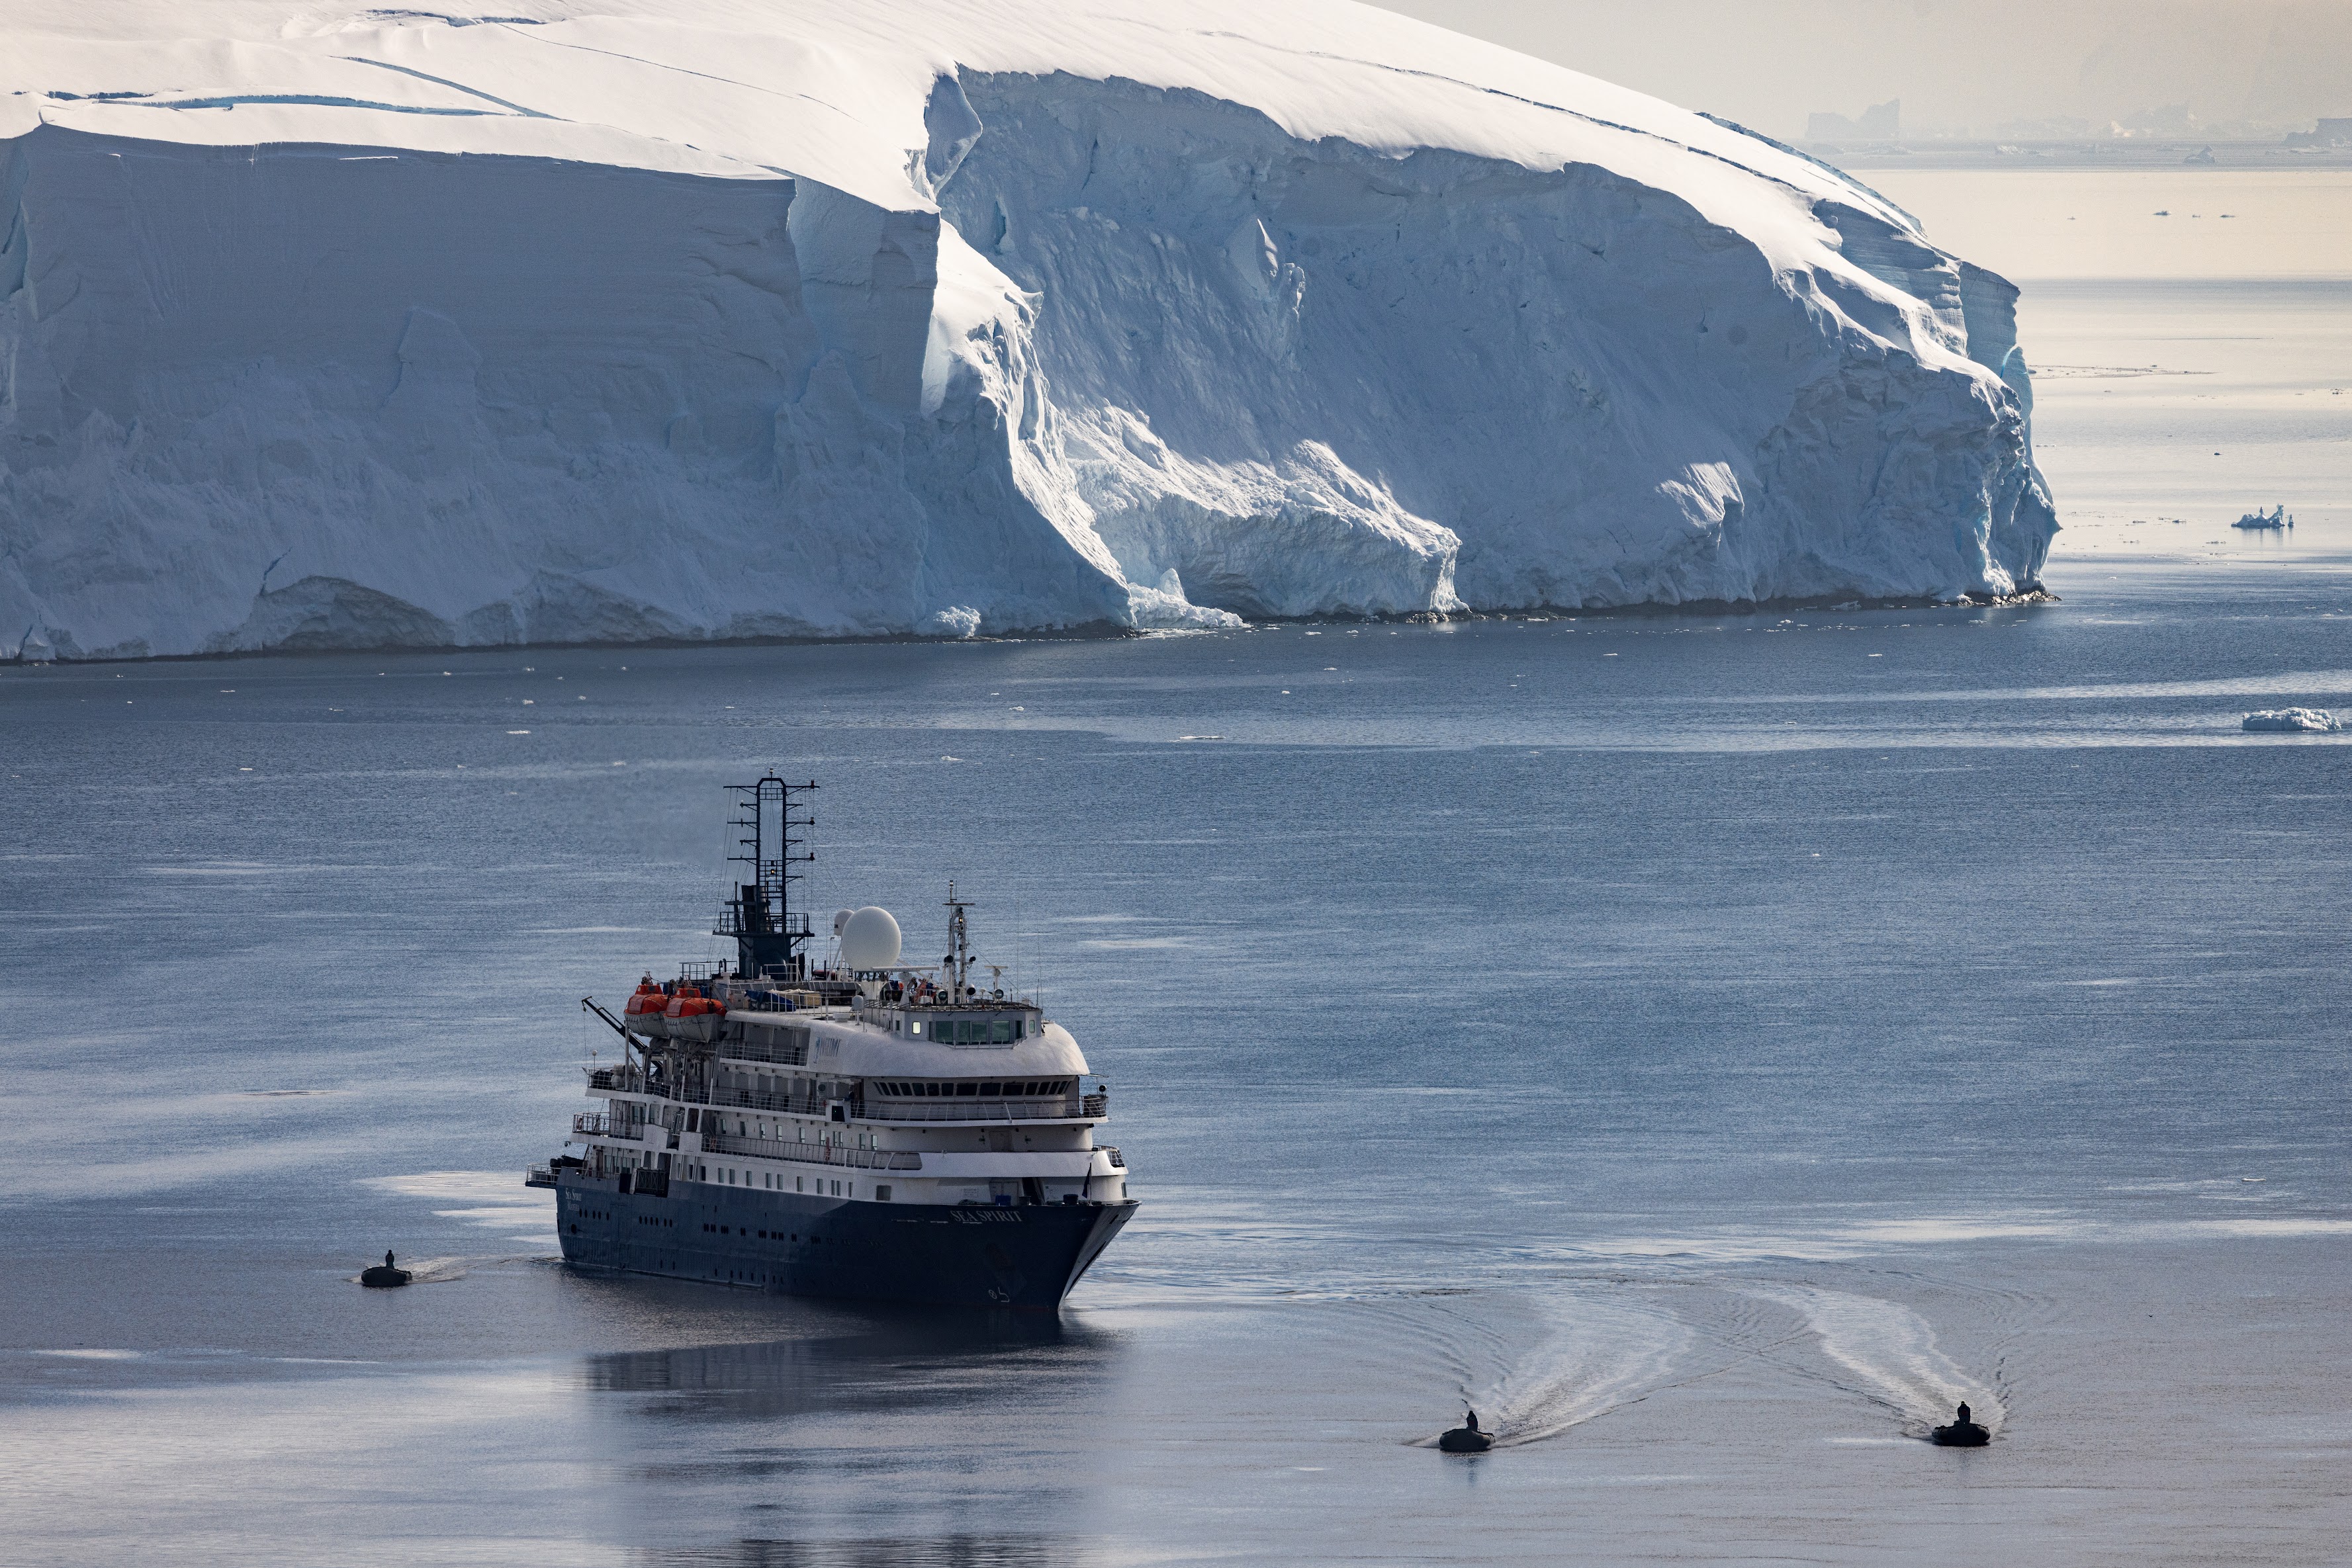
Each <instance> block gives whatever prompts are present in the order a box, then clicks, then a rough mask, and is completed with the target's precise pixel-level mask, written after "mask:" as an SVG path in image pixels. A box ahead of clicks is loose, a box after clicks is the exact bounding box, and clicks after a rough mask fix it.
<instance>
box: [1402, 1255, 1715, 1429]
mask: <svg viewBox="0 0 2352 1568" xmlns="http://www.w3.org/2000/svg"><path fill="white" fill-rule="evenodd" d="M1620 1295H1621V1292H1620V1291H1618V1290H1617V1289H1616V1288H1613V1287H1612V1289H1611V1291H1610V1293H1609V1294H1608V1295H1606V1296H1603V1295H1600V1294H1597V1293H1594V1292H1590V1291H1564V1292H1558V1293H1553V1294H1547V1295H1545V1296H1542V1297H1538V1298H1537V1299H1536V1300H1535V1301H1532V1302H1530V1303H1528V1304H1529V1305H1530V1307H1531V1308H1532V1309H1533V1312H1534V1313H1535V1316H1536V1322H1534V1323H1533V1324H1532V1325H1521V1324H1510V1325H1501V1324H1496V1325H1473V1324H1470V1323H1467V1322H1465V1324H1464V1325H1463V1326H1464V1327H1465V1330H1467V1331H1469V1332H1467V1333H1464V1334H1462V1335H1461V1336H1459V1337H1458V1338H1455V1339H1454V1340H1453V1342H1452V1343H1451V1344H1450V1345H1449V1347H1448V1348H1449V1350H1450V1351H1451V1352H1452V1359H1453V1360H1454V1362H1455V1370H1456V1372H1457V1375H1458V1376H1459V1378H1460V1388H1461V1397H1462V1400H1463V1402H1464V1403H1465V1405H1467V1406H1470V1407H1471V1408H1473V1409H1475V1410H1476V1411H1477V1412H1478V1418H1479V1422H1480V1424H1481V1425H1482V1426H1484V1427H1486V1429H1487V1430H1488V1431H1489V1432H1491V1433H1493V1435H1494V1446H1495V1447H1496V1448H1522V1447H1524V1446H1526V1445H1527V1444H1529V1443H1540V1442H1543V1441H1545V1440H1546V1439H1548V1438H1551V1437H1559V1435H1560V1434H1562V1433H1563V1432H1566V1431H1568V1430H1570V1428H1571V1427H1580V1426H1582V1425H1583V1424H1584V1423H1586V1422H1588V1421H1591V1420H1592V1419H1594V1418H1595V1417H1597V1416H1605V1415H1607V1414H1608V1413H1609V1412H1611V1411H1612V1410H1616V1409H1621V1408H1622V1407H1623V1406H1627V1405H1631V1404H1634V1403H1636V1402H1637V1401H1639V1400H1642V1399H1643V1398H1646V1397H1647V1396H1650V1395H1651V1394H1653V1393H1654V1392H1656V1391H1657V1390H1658V1389H1659V1388H1661V1387H1663V1386H1664V1385H1666V1384H1667V1383H1668V1382H1670V1381H1671V1380H1672V1378H1673V1377H1674V1375H1675V1368H1676V1366H1677V1365H1679V1364H1680V1363H1681V1361H1682V1359H1683V1357H1684V1355H1685V1353H1687V1352H1688V1350H1689V1349H1690V1346H1691V1343H1692V1337H1693V1336H1692V1334H1691V1331H1690V1330H1689V1328H1687V1327H1686V1326H1685V1324H1683V1323H1682V1322H1679V1321H1678V1320H1676V1319H1675V1317H1673V1316H1672V1315H1671V1314H1669V1313H1666V1312H1661V1311H1658V1310H1656V1309H1654V1308H1653V1307H1651V1306H1649V1305H1648V1304H1646V1303H1644V1302H1642V1301H1630V1300H1623V1299H1619V1298H1620ZM1525 1327H1532V1328H1533V1329H1534V1331H1535V1332H1534V1333H1533V1335H1532V1336H1529V1335H1527V1334H1526V1333H1524V1328H1525ZM1514 1331H1521V1332H1514ZM1530 1337H1532V1340H1533V1343H1531V1344H1530V1343H1528V1340H1529V1338H1530ZM1437 1438H1438V1434H1436V1433H1434V1432H1432V1433H1430V1434H1429V1435H1428V1436H1426V1437H1419V1438H1416V1439H1414V1440H1413V1443H1412V1447H1414V1448H1435V1447H1436V1446H1437Z"/></svg>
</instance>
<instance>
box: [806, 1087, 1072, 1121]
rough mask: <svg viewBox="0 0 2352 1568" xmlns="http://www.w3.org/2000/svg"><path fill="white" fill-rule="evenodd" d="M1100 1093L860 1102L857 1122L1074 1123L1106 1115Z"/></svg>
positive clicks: (854, 1115) (857, 1108) (856, 1116)
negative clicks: (1038, 1097) (1040, 1097)
mask: <svg viewBox="0 0 2352 1568" xmlns="http://www.w3.org/2000/svg"><path fill="white" fill-rule="evenodd" d="M1108 1104H1109V1103H1108V1100H1106V1099H1105V1098H1104V1096H1102V1095H1100V1094H1088V1095H1085V1096H1083V1097H1080V1096H1076V1095H1072V1096H1069V1097H1067V1098H1064V1099H1053V1100H976V1099H975V1100H862V1101H859V1102H858V1103H857V1106H856V1109H855V1110H853V1111H852V1112H851V1113H850V1114H851V1115H852V1116H853V1117H854V1118H855V1119H856V1120H858V1121H861V1122H1075V1121H1083V1120H1085V1119H1087V1118H1089V1117H1094V1118H1099V1117H1101V1116H1103V1115H1105V1114H1107V1113H1108Z"/></svg>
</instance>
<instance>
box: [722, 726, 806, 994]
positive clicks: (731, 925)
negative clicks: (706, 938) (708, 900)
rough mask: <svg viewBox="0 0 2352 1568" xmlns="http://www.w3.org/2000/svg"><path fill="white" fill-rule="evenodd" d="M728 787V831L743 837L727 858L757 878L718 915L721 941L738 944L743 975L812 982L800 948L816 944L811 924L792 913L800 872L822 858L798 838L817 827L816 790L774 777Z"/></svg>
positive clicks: (738, 891)
mask: <svg viewBox="0 0 2352 1568" xmlns="http://www.w3.org/2000/svg"><path fill="white" fill-rule="evenodd" d="M727 788H728V789H730V790H731V791H732V792H733V793H734V795H735V816H734V819H733V820H732V821H730V823H729V826H730V827H733V828H736V829H738V830H740V832H741V836H740V837H739V838H738V839H737V840H736V841H735V842H736V852H735V853H734V854H731V855H729V856H728V857H727V858H728V860H729V861H730V862H738V863H740V864H743V865H748V866H750V867H751V880H750V881H748V882H739V883H736V884H735V891H734V893H733V894H731V895H730V897H729V898H728V900H727V903H726V904H725V905H724V906H722V907H721V909H720V910H719V925H718V926H717V928H716V935H718V936H732V937H733V938H735V956H736V973H738V974H740V975H741V976H743V977H745V978H747V979H773V980H783V981H787V982H790V983H793V984H798V983H799V982H800V981H802V980H803V979H805V978H806V977H807V963H806V960H805V959H803V957H802V956H801V953H800V946H801V944H802V943H803V942H805V941H807V940H808V939H809V921H808V915H806V914H805V913H799V914H795V913H794V912H793V906H792V904H793V896H792V894H793V883H796V882H798V881H800V880H801V877H800V873H798V872H796V871H794V870H793V866H795V865H805V864H807V863H808V862H811V861H814V860H815V859H816V852H814V851H813V850H809V849H806V848H805V847H804V846H805V845H806V844H807V843H808V840H807V839H806V838H805V837H802V836H796V835H798V834H802V833H804V832H805V831H806V830H808V829H811V828H814V827H815V826H816V816H815V813H814V811H813V810H811V809H810V807H809V803H808V801H807V800H805V799H804V797H805V796H806V795H807V794H808V793H809V792H810V791H811V790H813V789H815V788H816V785H815V784H814V782H810V783H807V784H789V783H786V782H785V781H784V780H783V779H780V778H778V777H777V776H776V775H775V774H774V773H773V772H770V773H769V774H768V775H767V776H766V777H765V778H762V779H760V780H759V781H758V782H757V783H753V784H730V785H729V786H727Z"/></svg>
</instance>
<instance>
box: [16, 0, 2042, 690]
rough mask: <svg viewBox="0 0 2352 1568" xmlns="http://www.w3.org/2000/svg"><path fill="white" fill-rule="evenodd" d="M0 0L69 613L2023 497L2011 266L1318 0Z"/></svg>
mask: <svg viewBox="0 0 2352 1568" xmlns="http://www.w3.org/2000/svg"><path fill="white" fill-rule="evenodd" d="M0 22H4V23H5V37H7V38H8V41H9V47H8V49H7V50H6V51H5V54H0V625H9V626H12V627H13V626H24V625H27V624H30V625H31V626H33V627H34V628H36V630H37V634H38V639H39V641H40V642H41V643H43V644H44V645H46V646H49V647H53V648H54V649H55V650H56V651H57V653H58V654H60V655H61V656H64V657H68V658H74V657H83V658H87V657H108V656H111V657H131V656H141V655H148V654H177V653H203V652H236V651H247V650H259V649H266V648H322V647H383V646H496V645H502V644H514V643H616V642H617V643H627V642H644V641H698V640H706V639H722V638H760V637H793V638H797V637H846V636H876V635H899V636H940V637H963V636H975V635H988V634H994V633H1000V632H1021V631H1036V630H1050V629H1061V630H1066V631H1068V630H1084V629H1099V630H1151V629H1202V628H1215V627H1220V626H1232V625H1234V624H1237V623H1239V622H1240V620H1241V619H1242V618H1244V617H1312V616H1380V615H1396V616H1402V615H1414V614H1422V615H1431V614H1435V615H1443V614H1448V613H1453V612H1459V611H1464V610H1529V609H1540V608H1546V607H1558V608H1571V607H1601V606H1620V605H1637V604H1661V605H1676V604H1693V603H1731V604H1738V603H1750V602H1760V601H1774V600H1789V599H1808V598H1817V597H1820V598H1834V599H1857V598H1861V599H1934V600H1939V601H1951V600H1954V599H1958V598H1962V597H1971V598H1985V597H1995V598H1998V597H2002V596H2010V595H2017V594H2024V593H2031V592H2033V591H2037V590H2038V587H2039V581H2040V577H2041V572H2042V564H2043V560H2044V558H2045V556H2046V554H2047V551H2048V548H2049V543H2050V539H2051V538H2052V536H2053V533H2054V532H2055V531H2056V528H2057V523H2056V519H2055V517H2054V515H2053V510H2052V506H2051V501H2050V497H2049V495H2048V492H2047V489H2046V487H2045V486H2044V485H2043V483H2042V478H2041V476H2040V475H2039V473H2038V472H2037V471H2036V469H2035V467H2034V464H2033V458H2032V444H2031V436H2030V416H2031V409H2032V383H2031V380H2030V377H2029V375H2028V372H2027V370H2026V365H2025V361H2024V359H2023V357H2022V354H2021V350H2020V348H2019V345H2018V343H2017V340H2016V328H2015V311H2014V306H2015V301H2016V298H2017V290H2016V289H2015V288H2014V287H2012V286H2011V285H2010V284H2009V283H2007V282H2005V281H2004V280H2002V279H2001V278H2000V277H1996V276H1995V275H1993V274H1991V273H1990V272H1987V271H1985V270H1984V269H1983V268H1981V267H1974V266H1971V265H1969V263H1967V262H1965V261H1962V260H1960V259H1958V258H1957V257H1955V256H1950V255H1948V253H1946V252H1944V251H1942V250H1940V249H1938V248H1937V246H1934V245H1933V244H1931V243H1930V242H1929V241H1928V239H1927V237H1926V235H1923V234H1922V232H1921V230H1920V227H1919V225H1917V224H1916V222H1915V221H1914V220H1913V219H1912V218H1911V217H1910V216H1909V215H1908V214H1906V213H1904V212H1903V211H1902V210H1901V209H1900V208H1898V207H1896V206H1895V204H1892V203H1890V202H1888V201H1886V200H1885V198H1883V197H1881V196H1879V195H1878V194H1876V193H1874V192H1872V191H1871V190H1869V189H1868V188H1867V187H1865V186H1864V185H1862V184H1861V183H1857V182H1856V181H1854V180H1853V179H1852V178H1851V177H1849V176H1847V175H1844V174H1843V173H1841V172H1837V171H1835V170H1833V169H1831V168H1829V167H1827V166H1826V165H1823V164H1822V163H1819V162H1814V161H1812V160H1811V159H1809V158H1807V157H1805V156H1804V155H1802V154H1801V153H1800V152H1796V151H1794V150H1792V149H1790V148H1788V147H1785V146H1782V145H1780V144H1779V143H1777V142H1774V141H1769V140H1768V139H1765V138H1763V137H1759V136H1758V135H1755V134H1753V133H1751V132H1749V131H1745V130H1743V129H1742V128H1740V127H1738V126H1737V125H1734V124H1731V123H1729V122H1727V121H1725V120H1717V119H1713V118H1710V117H1707V116H1705V115H1701V114H1696V113H1692V112H1689V111H1686V110H1681V109H1677V108H1675V107H1673V106H1671V105H1669V104H1666V103H1664V102H1663V101H1660V100H1658V99H1653V98H1649V97H1646V96H1643V95H1642V94H1639V93H1635V92H1632V91H1629V90H1626V89H1622V88H1618V87H1614V86H1612V85H1610V84H1608V83H1606V82H1602V81H1599V80H1596V79H1594V78H1590V77H1586V76H1582V75H1580V74H1578V73H1576V72H1574V71H1571V70H1568V69H1565V68H1559V67H1557V66H1552V65H1549V64H1545V63H1542V62H1539V61H1537V60H1534V59H1530V58H1528V57H1523V56H1519V55H1517V54H1514V53H1511V52H1510V51H1507V50H1505V49H1501V48H1498V47H1493V46H1489V45H1486V44H1482V43H1478V42H1475V41H1474V40H1471V39H1468V38H1465V37H1458V36H1456V35H1453V34H1449V33H1446V32H1444V31H1442V30H1439V29H1436V28H1433V27H1430V26H1425V25H1423V24H1421V23H1417V22H1413V21H1411V20H1408V19H1405V18H1402V17H1400V16H1394V15H1391V14H1390V13H1386V12H1382V11H1379V10H1376V9H1372V8H1370V7H1368V6H1363V5H1354V4H1349V3H1348V0H1293V3H1292V4H1290V5H1285V6H1279V7H1273V6H1264V5H1243V4H1239V3H1238V0H1154V3H1151V4H1145V3H1143V0H1096V3H1094V4H1090V5H1088V6H1087V7H1085V8H1084V9H1083V10H1074V9H1071V8H1068V7H1062V6H1056V5H1045V4H1021V3H1018V0H826V3H824V4H817V3H814V0H767V3H765V4H762V5H758V6H746V5H736V4H730V3H727V0H604V3H603V4H600V5H596V6H593V7H591V6H589V5H584V4H578V3H574V0H508V4H507V5H505V6H503V7H502V8H501V14H499V15H496V16H476V15H467V14H458V13H454V12H453V13H447V14H444V13H438V12H431V11H422V10H406V9H401V10H393V9H363V8H349V9H347V8H343V7H341V6H339V5H335V4H333V3H332V0H329V3H328V4H326V5H315V4H306V5H293V4H291V3H289V0H208V3H207V4H206V5H205V6H203V7H202V8H201V9H199V10H196V11H193V12H192V11H190V10H188V9H187V8H186V7H185V6H183V5H167V4H164V3H163V0H110V3H106V4H100V5H89V4H80V5H68V4H66V3H65V0H0ZM196 22H201V25H202V30H201V32H200V33H192V31H191V29H192V27H193V26H194V24H195V23H196ZM273 577H274V582H275V586H273V585H272V582H273ZM11 617H13V618H14V619H13V620H12V619H11Z"/></svg>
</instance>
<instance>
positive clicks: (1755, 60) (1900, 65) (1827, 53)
mask: <svg viewBox="0 0 2352 1568" xmlns="http://www.w3.org/2000/svg"><path fill="white" fill-rule="evenodd" d="M1378 3H1380V4H1381V5H1384V6H1385V7H1386V8H1387V9H1389V10H1391V11H1400V12H1402V13H1404V14H1405V15H1407V16H1418V17H1421V18H1422V19H1423V20H1424V21H1429V22H1434V23H1436V24H1437V25H1438V26H1444V27H1450V28H1453V29H1454V31H1456V32H1462V33H1470V34H1473V35H1475V36H1476V37H1483V38H1489V39H1492V40H1493V41H1495V42H1496V43H1499V44H1505V45H1508V46H1509V47H1512V48H1516V49H1522V50H1525V51H1526V52H1527V53H1528V54H1532V55H1538V56H1541V57H1544V58H1546V59H1549V60H1555V61H1558V62H1559V64H1561V65H1565V66H1569V67H1571V68H1575V69H1577V70H1580V71H1584V72H1587V73H1589V74H1591V75H1593V76H1597V77H1602V78H1607V79H1609V80H1611V81H1615V82H1620V83H1622V84H1623V85H1625V86H1627V87H1632V88H1638V89H1641V90H1643V91H1644V92H1648V93H1653V94H1655V95H1656V96H1657V97H1660V98H1663V99H1668V100H1670V101H1672V102H1675V103H1678V104H1681V105H1682V106H1683V107H1685V108H1686V109H1698V110H1708V111H1710V112H1712V113H1716V114H1719V115H1722V116H1724V117H1725V118H1727V119H1729V120H1738V121H1739V122H1740V123H1741V124H1743V125H1747V126H1749V127H1751V128H1753V129H1755V130H1757V131H1763V132H1764V133H1765V134H1767V135H1769V136H1778V137H1782V138H1798V137H1801V136H1803V135H1804V134H1805V130H1806V118H1807V116H1808V115H1809V114H1810V113H1811V112H1812V111H1814V110H1831V111H1834V112H1836V113H1840V114H1845V115H1859V114H1860V113H1861V112H1862V110H1864V109H1865V108H1867V107H1869V106H1870V105H1872V104H1874V103H1881V102H1884V101H1885V100H1886V99H1902V101H1903V127H1904V131H1905V132H1906V134H1910V135H1928V134H1933V133H1937V132H1941V133H1945V134H1965V135H1972V136H1977V137H1987V138H1992V137H2003V136H2011V137H2014V136H2022V135H2028V134H2032V133H2033V129H2034V128H2033V127H2032V126H2031V125H2029V124H2026V123H2021V122H2033V121H2040V122H2045V124H2046V125H2047V131H2048V133H2049V134H2053V135H2069V134H2088V133H2091V132H2093V131H2105V130H2107V128H2108V127H2109V126H2110V125H2112V124H2115V123H2116V122H2122V123H2125V124H2130V123H2131V122H2132V121H2133V120H2135V119H2137V120H2139V121H2140V122H2141V123H2142V124H2144V125H2147V126H2150V127H2157V126H2165V127H2167V128H2168V129H2176V130H2185V131H2195V130H2200V129H2201V130H2204V131H2208V132H2209V133H2210V132H2213V131H2221V130H2224V129H2226V128H2230V127H2231V125H2232V123H2233V122H2236V128H2237V129H2238V130H2239V131H2242V132H2252V133H2256V134H2268V135H2273V136H2274V135H2276V134H2278V133H2280V132H2282V131H2289V130H2295V129H2301V130H2305V131H2308V130H2309V129H2311V122H2312V120H2315V119H2316V118H2317V117H2319V116H2322V115H2327V116H2336V115H2342V116H2352V0H1968V3H1965V4H1963V3H1961V0H1639V3H1634V0H1378ZM2179 106H2186V110H2187V113H2188V114H2189V116H2191V117H2193V119H2192V120H2189V122H2187V123H2186V124H2180V123H2179V121H2178V117H2177V116H2173V117H2167V116H2165V115H2164V114H2163V112H2162V111H2164V110H2168V109H2174V108H2177V107H2179ZM2151 111H2155V113H2154V114H2153V115H2152V114H2151ZM2068 121H2073V122H2080V124H2081V126H2082V127H2083V129H2081V130H2075V129H2073V128H2072V127H2071V126H2069V125H2067V124H2066V123H2065V122H2068ZM2247 122H2252V123H2247Z"/></svg>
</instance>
